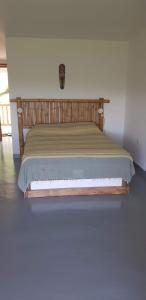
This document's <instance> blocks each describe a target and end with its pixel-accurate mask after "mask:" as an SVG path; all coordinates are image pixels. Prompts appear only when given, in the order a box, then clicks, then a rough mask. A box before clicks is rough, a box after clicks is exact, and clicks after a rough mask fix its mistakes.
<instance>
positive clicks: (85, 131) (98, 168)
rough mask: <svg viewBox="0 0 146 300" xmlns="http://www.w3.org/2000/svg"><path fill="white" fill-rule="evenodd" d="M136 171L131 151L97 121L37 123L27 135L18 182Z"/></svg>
mask: <svg viewBox="0 0 146 300" xmlns="http://www.w3.org/2000/svg"><path fill="white" fill-rule="evenodd" d="M133 175H134V166H133V160H132V157H131V155H130V154H129V153H128V152H127V151H126V150H124V149H123V148H122V147H121V146H120V145H118V144H116V143H113V141H112V140H111V139H110V138H109V137H107V136H106V135H105V134H103V133H102V132H101V131H100V130H99V129H98V128H97V126H96V125H95V124H94V123H91V122H86V123H65V124H58V125H37V126H34V128H32V129H31V130H30V131H29V133H28V135H27V138H26V145H25V151H24V155H23V159H22V164H21V168H20V172H19V178H18V185H19V187H20V189H21V190H22V191H23V192H25V191H26V189H27V188H28V186H29V185H30V184H31V182H32V181H44V180H69V179H70V180H72V179H95V178H96V179H98V178H122V179H123V180H125V181H127V182H130V180H131V178H132V176H133Z"/></svg>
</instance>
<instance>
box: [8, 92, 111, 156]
mask: <svg viewBox="0 0 146 300" xmlns="http://www.w3.org/2000/svg"><path fill="white" fill-rule="evenodd" d="M109 102H110V100H107V99H104V98H99V99H22V98H16V99H12V100H11V103H16V105H17V114H18V127H19V145H20V155H21V156H22V155H23V152H24V137H23V129H24V128H31V127H32V126H33V125H35V124H55V123H66V122H87V121H88V122H95V123H96V124H97V126H98V127H99V128H100V129H101V130H103V121H104V104H105V103H109Z"/></svg>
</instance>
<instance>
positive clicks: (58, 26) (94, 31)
mask: <svg viewBox="0 0 146 300" xmlns="http://www.w3.org/2000/svg"><path fill="white" fill-rule="evenodd" d="M145 2H146V0H23V1H22V0H0V29H1V28H2V29H1V30H4V32H5V34H6V36H9V37H20V36H21V37H40V38H43V37H44V38H71V39H72V38H76V39H100V40H128V39H129V38H130V37H131V36H132V35H133V34H134V33H135V32H136V31H138V30H139V29H140V27H141V26H143V25H144V23H145V19H146V6H145ZM3 28H4V29H3ZM0 42H1V40H0ZM1 45H2V44H1Z"/></svg>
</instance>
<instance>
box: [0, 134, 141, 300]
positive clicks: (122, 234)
mask: <svg viewBox="0 0 146 300" xmlns="http://www.w3.org/2000/svg"><path fill="white" fill-rule="evenodd" d="M10 143H11V138H10V137H9V138H4V142H3V143H2V144H1V145H0V155H1V158H0V300H33V299H35V300H48V299H49V300H131V299H132V300H145V299H146V179H145V177H144V176H143V174H142V172H141V171H140V170H139V169H137V172H136V173H137V174H136V175H135V176H134V178H133V180H132V183H131V192H130V194H129V195H128V196H113V197H111V196H110V197H108V196H98V197H95V196H94V197H76V198H75V197H68V198H51V199H50V200H48V199H46V200H41V199H38V200H24V199H23V195H22V193H21V192H20V191H19V190H18V188H17V185H16V182H17V174H18V170H19V165H20V161H19V159H16V160H15V161H13V159H12V152H11V144H10Z"/></svg>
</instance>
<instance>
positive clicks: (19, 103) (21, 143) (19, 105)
mask: <svg viewBox="0 0 146 300" xmlns="http://www.w3.org/2000/svg"><path fill="white" fill-rule="evenodd" d="M16 99H17V115H18V130H19V147H20V156H21V157H22V155H23V152H24V136H23V114H22V112H23V108H22V100H21V98H20V97H17V98H16Z"/></svg>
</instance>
